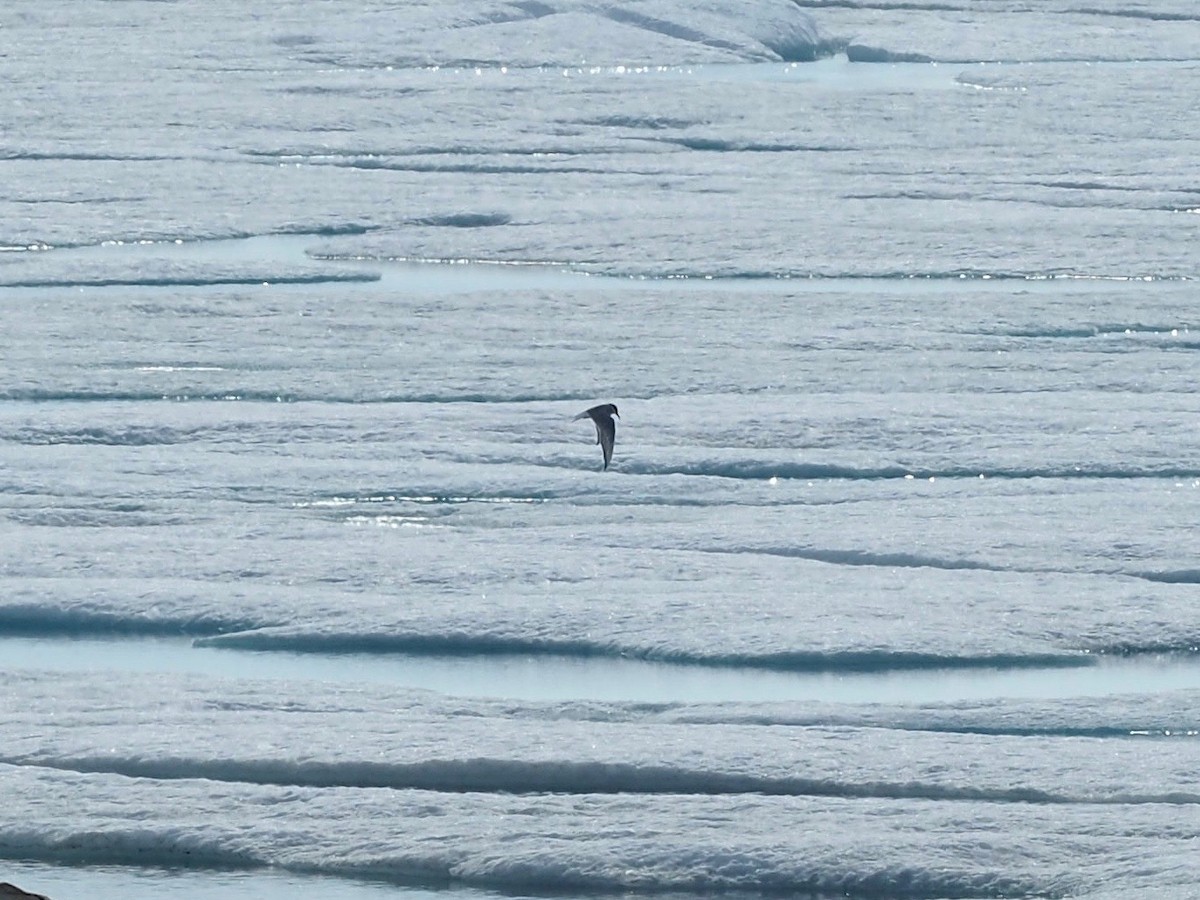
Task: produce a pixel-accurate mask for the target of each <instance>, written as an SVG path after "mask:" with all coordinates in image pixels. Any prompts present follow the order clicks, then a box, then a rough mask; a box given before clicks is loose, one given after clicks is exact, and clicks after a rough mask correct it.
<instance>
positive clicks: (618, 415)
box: [608, 403, 621, 419]
mask: <svg viewBox="0 0 1200 900" xmlns="http://www.w3.org/2000/svg"><path fill="white" fill-rule="evenodd" d="M608 405H609V406H611V407H612V411H613V415H614V416H616V417H617V418H618V419H619V418H621V414H620V413H619V412H617V404H615V403H610V404H608Z"/></svg>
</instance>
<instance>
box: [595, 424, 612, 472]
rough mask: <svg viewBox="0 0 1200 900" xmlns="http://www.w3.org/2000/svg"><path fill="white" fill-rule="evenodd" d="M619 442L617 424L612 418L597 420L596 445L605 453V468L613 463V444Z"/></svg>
mask: <svg viewBox="0 0 1200 900" xmlns="http://www.w3.org/2000/svg"><path fill="white" fill-rule="evenodd" d="M616 440H617V423H616V422H614V421H613V420H612V417H611V416H607V417H605V418H603V419H597V420H596V443H597V444H599V445H600V449H602V450H603V451H604V468H606V469H607V468H608V464H609V463H610V462H612V452H613V444H614V443H616Z"/></svg>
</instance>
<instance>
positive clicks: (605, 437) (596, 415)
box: [572, 403, 621, 469]
mask: <svg viewBox="0 0 1200 900" xmlns="http://www.w3.org/2000/svg"><path fill="white" fill-rule="evenodd" d="M613 416H616V417H617V418H618V419H619V418H621V414H620V413H619V412H617V407H616V405H615V404H613V403H601V404H600V405H599V406H593V407H592V408H591V409H585V410H584V411H583V412H581V413H580V414H579V415H577V416H576V417H575V419H591V420H592V422H593V423H595V425H596V443H597V444H599V445H600V449H601V450H602V451H604V468H605V469H607V468H608V464H609V463H610V462H612V454H613V444H614V443H616V440H617V423H616V422H614V421H613ZM572 421H574V420H572Z"/></svg>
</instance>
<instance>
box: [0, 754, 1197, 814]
mask: <svg viewBox="0 0 1200 900" xmlns="http://www.w3.org/2000/svg"><path fill="white" fill-rule="evenodd" d="M0 764H5V765H12V766H31V767H36V768H44V769H55V770H61V771H67V772H76V773H80V774H95V773H105V774H109V775H121V776H125V777H128V778H149V779H155V780H159V781H176V780H185V779H207V780H209V781H215V782H228V783H243V784H256V785H274V786H291V787H306V788H359V789H372V788H376V789H390V790H417V791H431V792H436V793H454V794H474V793H486V794H548V793H553V794H600V795H607V794H654V795H666V794H669V795H697V796H726V795H739V794H756V795H759V796H767V797H833V798H842V799H888V800H954V801H978V802H986V803H1038V804H1122V805H1127V804H1151V803H1161V804H1169V805H1183V806H1190V805H1196V804H1200V794H1196V793H1191V792H1187V791H1169V792H1164V793H1161V794H1156V793H1134V792H1119V793H1095V794H1085V793H1067V792H1053V791H1047V790H1043V789H1040V788H1034V787H1027V786H1020V787H1011V788H998V787H988V786H979V785H969V784H938V783H934V782H918V781H908V782H886V781H862V782H855V781H838V780H832V779H826V778H805V777H802V776H790V777H788V776H784V777H771V776H765V775H755V774H749V773H738V772H722V771H703V770H696V769H687V768H681V767H676V766H671V765H639V764H636V763H616V762H599V761H577V760H565V759H564V760H522V759H493V758H474V759H433V760H423V761H420V762H412V763H377V762H370V761H366V760H362V761H338V762H325V761H320V760H281V759H257V760H256V759H235V758H221V759H213V758H210V757H196V758H189V757H166V756H164V757H159V758H154V757H146V756H138V757H121V756H117V755H103V756H80V757H70V756H67V757H53V758H48V757H41V756H38V755H36V754H34V755H30V756H26V757H8V758H0Z"/></svg>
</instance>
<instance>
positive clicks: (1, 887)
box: [0, 881, 50, 900]
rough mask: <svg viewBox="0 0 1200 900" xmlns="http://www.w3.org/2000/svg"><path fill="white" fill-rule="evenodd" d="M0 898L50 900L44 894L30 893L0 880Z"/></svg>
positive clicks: (5, 899)
mask: <svg viewBox="0 0 1200 900" xmlns="http://www.w3.org/2000/svg"><path fill="white" fill-rule="evenodd" d="M0 898H3V900H10V898H11V900H50V898H49V897H47V896H46V895H45V894H31V893H29V891H23V890H21V889H20V888H19V887H17V886H16V885H15V884H9V883H8V882H7V881H0Z"/></svg>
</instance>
